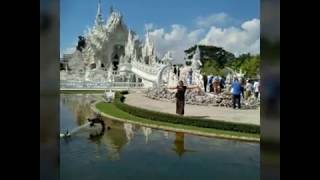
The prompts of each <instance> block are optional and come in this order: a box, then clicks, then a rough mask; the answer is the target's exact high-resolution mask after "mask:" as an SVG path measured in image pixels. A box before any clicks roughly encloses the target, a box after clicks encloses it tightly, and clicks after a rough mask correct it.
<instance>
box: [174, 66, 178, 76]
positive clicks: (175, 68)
mask: <svg viewBox="0 0 320 180" xmlns="http://www.w3.org/2000/svg"><path fill="white" fill-rule="evenodd" d="M173 73H174V75H177V67H176V65H173Z"/></svg>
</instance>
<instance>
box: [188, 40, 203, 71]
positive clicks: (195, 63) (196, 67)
mask: <svg viewBox="0 0 320 180" xmlns="http://www.w3.org/2000/svg"><path fill="white" fill-rule="evenodd" d="M191 63H192V64H191V67H192V70H193V71H200V67H201V66H202V63H201V60H200V49H199V46H197V49H196V52H195V53H194V55H193V57H192V60H191Z"/></svg>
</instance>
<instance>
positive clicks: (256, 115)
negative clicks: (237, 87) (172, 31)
mask: <svg viewBox="0 0 320 180" xmlns="http://www.w3.org/2000/svg"><path fill="white" fill-rule="evenodd" d="M126 97H127V98H126V100H125V103H127V104H129V105H132V106H137V107H141V108H144V109H150V110H154V111H160V112H165V113H172V114H175V112H176V104H175V103H171V102H166V101H158V100H153V99H150V98H148V97H145V95H144V94H142V93H130V94H128V95H126ZM185 116H196V117H202V118H208V119H216V120H222V121H230V122H238V123H248V124H257V125H260V109H256V110H252V109H248V110H234V109H232V108H225V107H214V106H197V105H189V104H186V106H185Z"/></svg>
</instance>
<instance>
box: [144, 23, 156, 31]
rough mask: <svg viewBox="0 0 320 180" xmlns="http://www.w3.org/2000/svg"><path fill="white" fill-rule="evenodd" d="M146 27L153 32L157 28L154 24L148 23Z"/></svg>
mask: <svg viewBox="0 0 320 180" xmlns="http://www.w3.org/2000/svg"><path fill="white" fill-rule="evenodd" d="M144 27H145V29H146V30H152V29H154V28H155V25H154V24H152V23H148V24H145V25H144Z"/></svg>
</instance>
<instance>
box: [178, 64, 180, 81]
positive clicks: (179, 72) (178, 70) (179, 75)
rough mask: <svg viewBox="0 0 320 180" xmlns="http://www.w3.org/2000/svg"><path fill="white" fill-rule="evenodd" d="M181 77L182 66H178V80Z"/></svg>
mask: <svg viewBox="0 0 320 180" xmlns="http://www.w3.org/2000/svg"><path fill="white" fill-rule="evenodd" d="M179 79H180V68H179V66H178V80H179Z"/></svg>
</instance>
